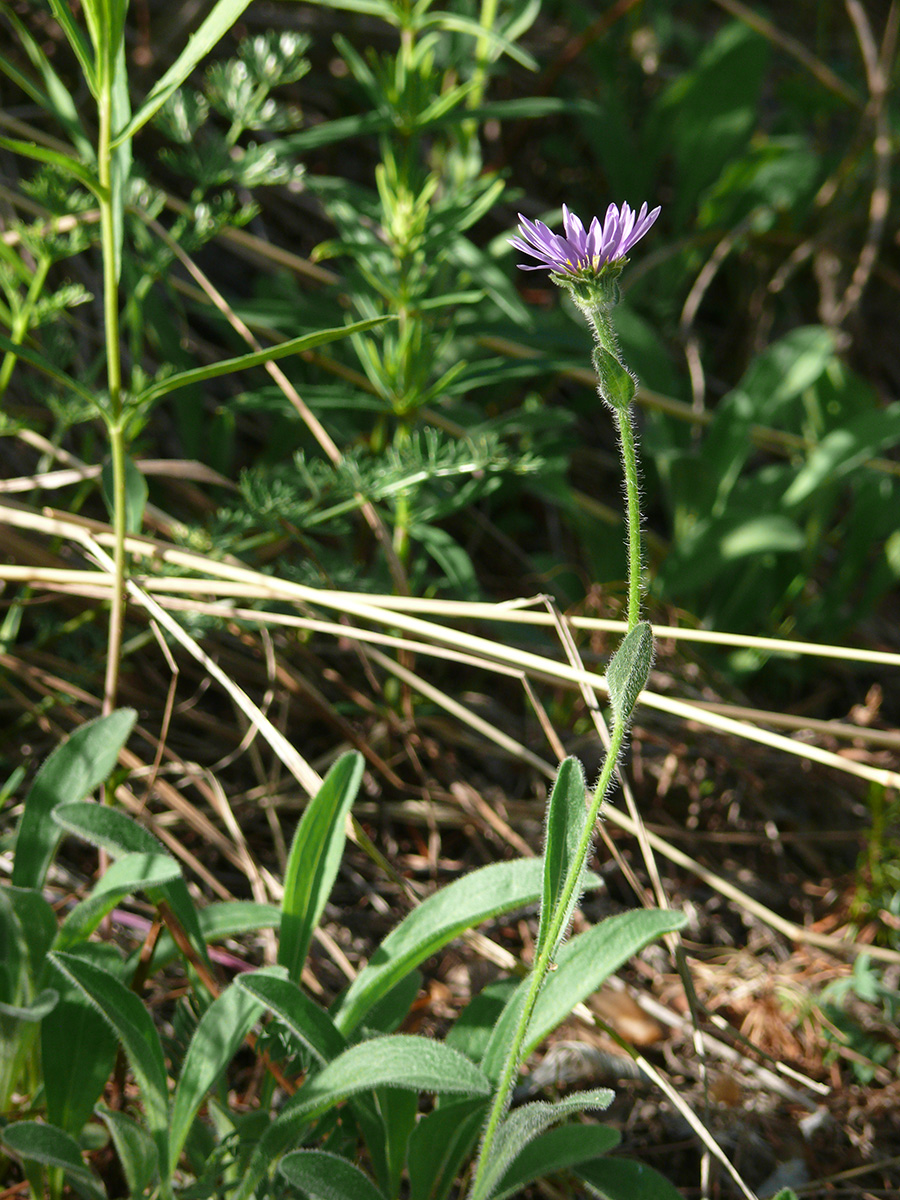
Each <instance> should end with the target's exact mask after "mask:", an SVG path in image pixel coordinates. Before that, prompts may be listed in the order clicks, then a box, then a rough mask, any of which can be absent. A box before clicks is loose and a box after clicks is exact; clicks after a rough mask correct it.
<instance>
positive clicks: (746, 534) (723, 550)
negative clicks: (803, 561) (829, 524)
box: [719, 513, 806, 562]
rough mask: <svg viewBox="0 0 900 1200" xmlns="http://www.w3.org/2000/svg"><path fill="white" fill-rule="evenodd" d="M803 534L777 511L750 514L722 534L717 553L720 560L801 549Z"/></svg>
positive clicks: (803, 544)
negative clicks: (756, 515) (760, 514)
mask: <svg viewBox="0 0 900 1200" xmlns="http://www.w3.org/2000/svg"><path fill="white" fill-rule="evenodd" d="M805 545H806V536H805V535H804V533H803V530H802V529H801V528H800V526H799V525H797V523H796V522H795V521H792V520H791V519H790V518H789V517H785V516H783V515H782V514H780V513H766V514H765V515H764V516H761V517H751V518H750V520H748V521H742V522H741V523H740V524H739V525H736V526H734V528H732V529H729V530H727V531H726V532H725V533H723V534H722V536H721V539H720V541H719V556H720V558H721V559H722V561H723V562H733V561H734V560H736V559H739V558H750V557H757V556H759V555H761V554H778V553H782V554H783V553H790V552H796V551H798V550H802V549H803V547H804V546H805Z"/></svg>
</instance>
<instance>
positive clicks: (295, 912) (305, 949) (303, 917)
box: [278, 750, 364, 981]
mask: <svg viewBox="0 0 900 1200" xmlns="http://www.w3.org/2000/svg"><path fill="white" fill-rule="evenodd" d="M363 766H364V759H363V756H362V755H361V754H360V753H359V751H356V750H351V751H349V752H348V753H347V754H343V755H341V757H340V758H339V759H338V760H337V762H336V763H335V764H334V765H333V766H332V768H331V770H330V771H329V772H328V774H327V775H326V776H325V779H324V781H323V783H322V786H321V787H320V788H319V790H318V792H317V793H316V794H315V796H313V798H312V799H311V800H310V802H309V804H308V805H307V806H306V811H305V812H304V814H303V816H302V818H301V820H300V823H299V825H298V826H297V832H296V833H295V834H294V841H293V844H292V846H291V852H290V855H289V856H288V861H287V869H286V871H285V876H284V898H283V900H282V902H281V910H282V911H281V941H280V944H279V947H278V961H279V963H281V964H282V966H285V967H287V971H288V976H289V977H290V978H291V979H294V980H296V981H299V979H300V974H301V972H302V970H303V964H304V963H305V962H306V956H307V954H308V953H309V944H310V942H311V941H312V936H313V933H314V931H315V928H316V926H317V925H318V923H319V918H320V917H321V915H322V910H323V909H324V907H325V902H326V901H327V899H328V897H329V895H330V894H331V889H332V887H333V886H334V881H335V878H336V876H337V872H338V867H339V866H340V862H341V855H342V854H343V852H344V841H345V839H346V822H347V817H348V815H349V813H350V809H351V808H352V807H353V801H354V800H355V799H356V793H357V792H358V791H359V785H360V783H361V782H362V773H363Z"/></svg>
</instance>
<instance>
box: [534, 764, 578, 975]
mask: <svg viewBox="0 0 900 1200" xmlns="http://www.w3.org/2000/svg"><path fill="white" fill-rule="evenodd" d="M586 819H587V811H586V808H585V783H584V771H583V770H582V768H581V763H580V762H579V761H578V759H577V758H567V759H565V761H564V762H562V763H561V764H560V768H559V771H558V773H557V776H556V780H555V782H554V784H553V789H552V790H551V792H550V801H549V803H548V805H547V830H546V836H545V840H544V878H543V895H542V897H541V922H540V928H539V930H538V938H537V943H536V945H535V948H534V957H535V958H538V957H539V956H540V955H541V954H542V952H543V950H544V946H545V944H546V942H547V938H548V937H549V934H550V925H551V923H552V922H553V920H554V918H555V916H556V910H557V907H558V905H559V900H560V897H561V895H562V892H563V890H564V888H565V886H566V882H567V880H568V879H569V876H570V874H571V873H572V872H573V871H575V870H576V869H577V871H578V874H579V876H580V875H582V874H583V873H584V862H583V861H582V862H581V863H580V864H577V863H576V862H575V858H576V851H577V849H578V843H579V841H580V839H581V836H582V833H583V832H584V825H585V821H586ZM580 897H581V887H580V880H579V883H578V884H576V886H575V888H574V889H573V891H572V895H571V898H570V900H569V904H568V911H567V912H566V919H565V921H564V923H563V924H562V926H561V932H560V938H562V937H563V936H564V935H565V933H566V931H567V929H568V927H569V921H570V920H571V918H572V911H573V909H574V908H575V905H576V904H577V903H578V901H579V899H580ZM555 949H556V947H555V946H554V947H553V948H552V950H551V953H552V952H553V951H555Z"/></svg>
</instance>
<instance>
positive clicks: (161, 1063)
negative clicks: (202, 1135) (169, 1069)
mask: <svg viewBox="0 0 900 1200" xmlns="http://www.w3.org/2000/svg"><path fill="white" fill-rule="evenodd" d="M47 959H48V961H49V962H51V963H53V965H54V966H56V967H58V968H59V970H60V971H61V972H62V973H63V975H65V976H66V977H67V978H68V979H71V980H72V982H73V983H74V984H76V986H77V987H79V988H80V989H81V991H82V992H83V993H84V994H85V996H86V997H87V998H88V1000H90V1001H91V1003H92V1004H94V1005H95V1006H96V1008H97V1010H98V1012H99V1013H100V1015H101V1016H102V1017H103V1018H104V1020H105V1021H106V1022H107V1023H108V1024H109V1025H110V1026H111V1027H112V1030H113V1032H114V1033H115V1034H116V1036H117V1037H118V1039H119V1041H120V1042H121V1043H122V1047H123V1049H124V1050H125V1054H126V1056H127V1058H128V1062H129V1064H130V1066H131V1069H132V1071H133V1072H134V1076H135V1079H136V1080H137V1084H138V1087H139V1088H140V1092H141V1101H142V1104H143V1107H144V1112H145V1114H146V1118H147V1127H148V1129H149V1130H150V1133H151V1135H152V1137H153V1140H154V1142H155V1143H156V1148H157V1153H158V1154H159V1161H160V1163H161V1164H166V1165H168V1161H169V1150H168V1146H169V1104H168V1091H167V1087H166V1064H165V1059H164V1058H163V1050H162V1044H161V1043H160V1040H159V1034H158V1033H157V1032H156V1026H155V1025H154V1024H153V1018H152V1017H151V1016H150V1013H149V1012H148V1011H147V1009H146V1008H145V1007H144V1005H143V1004H142V1003H141V1001H140V1000H139V999H138V997H137V996H136V995H135V994H134V992H132V991H129V989H128V988H126V987H125V986H124V985H123V984H121V983H119V981H118V979H114V978H113V976H112V975H110V974H109V973H108V972H107V971H103V970H101V968H100V967H96V966H94V964H93V963H89V962H85V961H83V960H82V959H80V958H78V957H76V956H75V955H74V954H64V953H56V952H55V951H51V952H50V953H49V954H48V956H47ZM165 1182H168V1176H166V1179H165Z"/></svg>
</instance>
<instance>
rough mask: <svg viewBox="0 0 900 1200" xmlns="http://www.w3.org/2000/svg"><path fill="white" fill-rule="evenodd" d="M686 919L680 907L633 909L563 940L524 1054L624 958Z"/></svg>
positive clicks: (536, 1008)
mask: <svg viewBox="0 0 900 1200" xmlns="http://www.w3.org/2000/svg"><path fill="white" fill-rule="evenodd" d="M686 922H687V917H686V916H685V915H684V913H680V912H672V911H670V910H667V909H659V908H647V909H634V910H633V911H631V912H625V913H619V914H617V915H616V916H614V917H607V918H606V920H605V921H602V922H601V923H600V924H599V925H595V926H594V927H593V928H592V929H588V930H587V931H586V932H584V933H580V934H578V936H577V937H573V938H572V939H571V941H568V942H566V943H565V945H564V946H562V947H561V948H560V951H559V953H558V954H557V956H556V970H555V971H552V972H551V973H550V975H548V977H547V981H546V983H545V984H544V988H543V990H542V992H541V994H540V996H539V997H538V1001H537V1004H536V1005H535V1009H534V1015H533V1016H532V1018H531V1024H530V1025H529V1027H528V1035H527V1038H526V1041H525V1054H526V1056H527V1055H529V1054H531V1053H532V1052H533V1051H534V1050H535V1049H536V1048H537V1047H538V1046H539V1045H540V1043H541V1042H542V1041H543V1040H544V1038H545V1037H547V1035H548V1034H550V1033H552V1032H553V1030H554V1029H556V1027H557V1026H558V1025H559V1024H560V1023H561V1022H562V1021H564V1020H565V1019H566V1017H568V1015H569V1013H571V1011H572V1009H573V1008H574V1007H575V1005H576V1004H579V1003H581V1001H582V1000H584V999H585V998H586V997H587V996H589V995H590V994H591V993H592V992H595V991H596V990H597V988H599V987H600V985H601V984H602V983H603V982H604V981H605V980H607V979H608V978H609V977H610V975H614V974H615V972H616V971H618V969H619V967H621V966H622V965H623V964H624V963H626V962H627V961H628V960H629V958H632V957H633V956H634V955H635V954H637V953H639V951H641V950H643V948H644V947H645V946H648V945H649V944H650V942H654V941H656V939H657V938H659V937H662V935H663V934H665V933H674V932H675V931H676V930H678V929H683V928H684V926H685V924H686Z"/></svg>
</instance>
